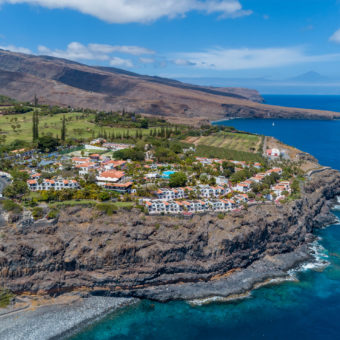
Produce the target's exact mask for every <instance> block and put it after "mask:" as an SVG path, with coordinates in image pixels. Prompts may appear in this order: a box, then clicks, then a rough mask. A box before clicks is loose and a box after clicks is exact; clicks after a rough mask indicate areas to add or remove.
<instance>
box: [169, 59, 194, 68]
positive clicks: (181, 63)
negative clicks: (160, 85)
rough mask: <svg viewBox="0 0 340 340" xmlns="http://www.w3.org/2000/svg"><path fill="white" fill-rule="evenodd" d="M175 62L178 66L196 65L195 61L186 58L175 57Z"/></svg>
mask: <svg viewBox="0 0 340 340" xmlns="http://www.w3.org/2000/svg"><path fill="white" fill-rule="evenodd" d="M173 63H174V64H175V65H178V66H194V65H195V63H193V62H192V61H189V60H185V59H175V60H174V61H173Z"/></svg>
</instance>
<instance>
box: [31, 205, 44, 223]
mask: <svg viewBox="0 0 340 340" xmlns="http://www.w3.org/2000/svg"><path fill="white" fill-rule="evenodd" d="M43 215H44V211H43V209H42V208H41V207H34V208H33V209H32V216H33V218H34V219H35V220H39V219H40V218H42V217H43Z"/></svg>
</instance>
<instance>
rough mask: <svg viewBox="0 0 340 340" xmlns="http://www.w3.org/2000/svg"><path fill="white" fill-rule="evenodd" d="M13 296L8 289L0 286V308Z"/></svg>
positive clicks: (4, 306)
mask: <svg viewBox="0 0 340 340" xmlns="http://www.w3.org/2000/svg"><path fill="white" fill-rule="evenodd" d="M12 298H13V294H12V292H11V291H9V290H8V289H3V288H0V308H6V307H7V306H8V305H9V304H10V303H11V300H12Z"/></svg>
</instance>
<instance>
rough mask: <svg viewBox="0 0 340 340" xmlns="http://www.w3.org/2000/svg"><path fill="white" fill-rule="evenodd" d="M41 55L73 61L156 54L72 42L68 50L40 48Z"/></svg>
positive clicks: (129, 47) (128, 47)
mask: <svg viewBox="0 0 340 340" xmlns="http://www.w3.org/2000/svg"><path fill="white" fill-rule="evenodd" d="M38 51H39V53H40V54H45V55H50V56H53V57H57V58H65V59H72V60H110V59H111V56H110V54H112V53H115V52H117V53H123V54H131V55H143V54H154V53H155V52H154V51H152V50H149V49H147V48H144V47H139V46H114V45H105V44H89V45H83V44H81V43H79V42H71V43H70V44H68V45H67V48H66V50H60V49H56V50H51V49H49V48H47V47H45V46H38Z"/></svg>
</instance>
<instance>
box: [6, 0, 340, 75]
mask: <svg viewBox="0 0 340 340" xmlns="http://www.w3.org/2000/svg"><path fill="white" fill-rule="evenodd" d="M338 30H339V31H338ZM0 48H3V49H11V50H16V51H22V52H30V53H34V54H48V55H54V56H59V57H64V58H68V59H73V60H76V61H79V62H83V63H87V64H91V65H105V66H110V65H111V66H114V67H119V68H124V69H127V70H131V71H135V72H138V73H143V74H150V75H161V76H168V77H175V78H183V77H226V78H228V77H240V78H242V77H272V78H285V77H291V76H295V75H298V74H300V73H304V72H307V71H309V70H315V71H317V72H320V73H322V74H325V75H329V76H333V75H337V76H340V67H339V65H340V1H338V0H205V1H204V0H162V1H160V0H0Z"/></svg>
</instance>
